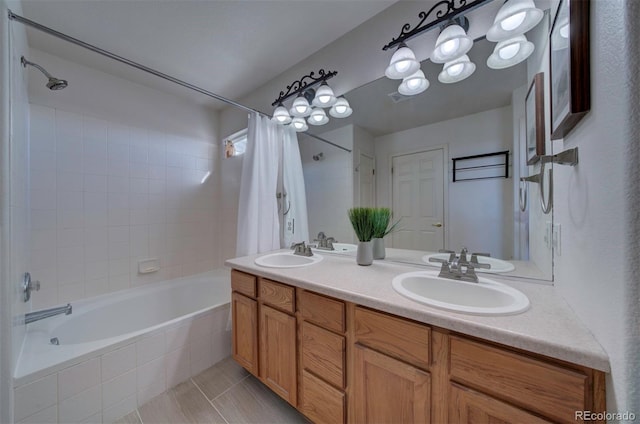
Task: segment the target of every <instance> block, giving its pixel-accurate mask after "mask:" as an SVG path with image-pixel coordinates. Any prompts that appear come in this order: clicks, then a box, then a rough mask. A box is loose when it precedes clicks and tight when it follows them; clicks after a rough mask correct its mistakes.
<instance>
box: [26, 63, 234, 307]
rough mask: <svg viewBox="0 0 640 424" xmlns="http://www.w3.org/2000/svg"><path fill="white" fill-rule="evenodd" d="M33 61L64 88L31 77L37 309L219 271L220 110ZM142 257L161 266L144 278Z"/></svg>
mask: <svg viewBox="0 0 640 424" xmlns="http://www.w3.org/2000/svg"><path fill="white" fill-rule="evenodd" d="M30 54H31V59H32V60H33V61H34V62H36V63H38V64H40V65H42V66H43V67H45V69H48V70H49V71H50V72H51V73H52V74H54V75H57V76H59V77H60V78H65V79H67V80H68V81H69V86H68V87H67V88H66V89H64V90H62V91H55V92H52V91H50V90H48V89H46V87H44V82H45V81H44V78H43V76H42V75H41V74H39V73H38V72H37V71H35V70H29V75H30V81H29V90H30V93H29V94H30V100H31V103H32V106H31V110H32V120H31V139H32V140H31V163H30V174H31V182H32V184H31V191H30V193H31V220H32V223H33V230H32V234H31V249H32V263H31V269H32V274H33V276H34V278H37V279H39V280H40V281H41V283H42V289H41V291H40V292H38V293H35V294H34V296H33V307H34V309H37V308H41V307H48V306H51V305H54V304H58V303H65V302H70V301H73V300H77V299H81V298H84V297H90V296H95V295H98V294H102V293H106V292H111V291H116V290H121V289H125V288H129V287H132V286H136V285H140V284H145V283H149V282H154V281H162V280H166V279H170V278H175V277H180V276H185V275H191V274H196V273H200V272H204V271H206V270H209V269H212V268H215V267H217V266H220V265H221V259H220V252H219V247H218V239H217V237H216V235H217V233H218V232H219V226H218V223H219V219H218V218H219V208H220V202H219V201H218V200H219V180H220V178H219V157H220V154H219V151H220V150H221V149H219V148H218V143H217V139H218V136H217V132H216V131H217V117H216V114H214V113H212V112H211V111H210V110H209V109H206V108H204V107H201V106H198V105H195V104H192V103H190V102H186V101H184V100H182V99H177V98H175V97H174V96H171V95H168V94H166V93H161V92H158V91H155V90H152V89H149V88H147V87H144V86H141V85H139V84H134V83H131V82H129V81H126V80H123V79H120V78H116V77H113V76H111V75H108V74H105V73H102V72H99V71H96V70H93V69H90V68H87V67H84V66H80V65H77V64H74V63H72V62H68V61H65V60H61V59H58V58H55V57H53V56H50V55H48V54H46V53H43V52H37V51H34V50H32V51H31V53H30ZM207 172H210V173H211V175H210V176H209V178H208V179H207V180H206V181H205V182H204V183H201V181H202V179H203V177H204V176H205V175H206V173H207ZM147 258H157V259H158V260H159V263H160V271H158V272H155V273H152V274H146V275H142V274H139V273H138V261H139V260H143V259H147Z"/></svg>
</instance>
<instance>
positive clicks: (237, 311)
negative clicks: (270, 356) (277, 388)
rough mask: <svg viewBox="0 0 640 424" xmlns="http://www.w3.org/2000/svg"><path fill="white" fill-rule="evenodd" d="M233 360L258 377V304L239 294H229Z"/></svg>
mask: <svg viewBox="0 0 640 424" xmlns="http://www.w3.org/2000/svg"><path fill="white" fill-rule="evenodd" d="M231 311H232V312H231V316H232V320H233V332H232V338H233V347H232V348H233V359H235V360H236V362H238V363H239V364H240V365H242V366H243V367H244V368H245V369H246V370H247V371H249V372H250V373H251V374H253V375H256V376H257V375H258V302H257V301H255V300H253V299H250V298H248V297H246V296H243V295H241V294H239V293H232V294H231Z"/></svg>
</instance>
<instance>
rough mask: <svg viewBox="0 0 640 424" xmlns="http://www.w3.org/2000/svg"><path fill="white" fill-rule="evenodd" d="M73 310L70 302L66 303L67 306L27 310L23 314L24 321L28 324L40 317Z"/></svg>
mask: <svg viewBox="0 0 640 424" xmlns="http://www.w3.org/2000/svg"><path fill="white" fill-rule="evenodd" d="M71 312H73V308H72V307H71V303H67V306H60V307H57V308H51V309H43V310H41V311H35V312H28V313H26V314H24V323H25V324H30V323H32V322H35V321H40V320H41V319H45V318H50V317H53V316H56V315H61V314H65V315H70V314H71Z"/></svg>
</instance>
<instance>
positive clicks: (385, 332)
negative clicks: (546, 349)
mask: <svg viewBox="0 0 640 424" xmlns="http://www.w3.org/2000/svg"><path fill="white" fill-rule="evenodd" d="M231 282H232V288H233V294H232V313H233V357H234V358H235V360H236V361H237V362H238V363H239V364H240V365H242V366H243V367H244V368H246V369H247V370H249V372H251V373H252V374H254V375H255V376H257V377H258V378H260V380H261V381H262V382H264V383H265V384H266V385H267V386H269V387H270V388H271V389H272V390H273V391H274V392H275V393H277V394H278V395H280V396H281V397H282V398H284V399H286V400H287V401H288V402H289V403H290V404H291V405H293V406H294V407H296V408H297V409H298V410H299V411H300V412H302V413H303V414H304V415H305V416H306V417H308V418H309V419H310V420H312V421H313V422H315V423H319V424H321V423H331V424H334V423H346V422H354V423H383V422H385V423H386V422H394V423H411V422H413V423H428V422H434V423H457V424H469V423H487V424H489V423H492V424H508V423H532V424H542V423H550V422H554V423H567V424H568V423H573V422H575V421H576V420H575V419H574V412H575V411H582V410H589V411H592V412H602V411H604V410H605V401H604V399H605V394H604V373H602V372H600V371H596V370H593V369H589V368H586V367H582V366H578V365H575V364H569V363H566V362H561V361H558V360H554V359H552V358H548V357H544V356H541V355H537V354H534V353H530V352H526V351H522V350H518V349H515V348H510V347H507V346H503V345H499V344H497V343H492V342H488V341H485V340H479V339H476V338H473V337H470V336H465V335H461V334H457V333H454V332H451V331H448V330H445V329H440V328H436V327H432V326H429V325H427V324H424V323H420V322H416V321H413V320H410V319H406V318H402V317H398V316H394V315H391V314H388V313H385V312H380V311H376V310H373V309H371V308H367V307H363V306H358V305H355V304H353V303H349V302H345V301H342V300H339V299H334V298H330V297H327V296H324V295H320V294H317V293H313V292H310V291H308V290H303V289H300V288H295V287H292V286H290V285H287V284H282V283H279V282H277V281H272V280H268V279H264V278H258V277H255V276H253V275H250V274H247V273H242V272H238V271H235V270H234V271H232V274H231Z"/></svg>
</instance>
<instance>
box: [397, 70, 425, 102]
mask: <svg viewBox="0 0 640 424" xmlns="http://www.w3.org/2000/svg"><path fill="white" fill-rule="evenodd" d="M427 88H429V81H428V80H427V79H426V78H425V76H424V73H423V72H422V71H421V70H419V69H418V70H417V71H416V72H415V73H414V74H412V75H409V76H408V77H406V78H404V79H403V80H402V84H400V86H399V87H398V93H400V94H402V95H403V96H415V95H416V94H420V93H422V92H423V91H424V90H426V89H427Z"/></svg>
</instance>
